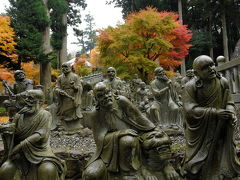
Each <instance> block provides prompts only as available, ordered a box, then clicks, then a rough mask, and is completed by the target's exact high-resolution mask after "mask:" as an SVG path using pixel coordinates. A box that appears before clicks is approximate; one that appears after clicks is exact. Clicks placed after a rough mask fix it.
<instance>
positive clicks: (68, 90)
mask: <svg viewBox="0 0 240 180" xmlns="http://www.w3.org/2000/svg"><path fill="white" fill-rule="evenodd" d="M82 90H83V88H82V84H81V81H80V78H79V77H78V75H77V74H75V73H73V72H72V71H71V65H70V64H68V63H63V64H62V74H61V75H60V76H59V77H58V79H57V85H56V88H55V93H56V95H57V96H58V97H57V100H58V110H57V115H58V116H59V118H60V119H61V122H62V125H63V127H64V128H65V130H66V131H74V130H78V129H80V128H82V125H81V123H80V120H81V119H82V118H83V115H82V111H81V96H82Z"/></svg>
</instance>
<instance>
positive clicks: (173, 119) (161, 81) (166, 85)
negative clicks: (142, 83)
mask: <svg viewBox="0 0 240 180" xmlns="http://www.w3.org/2000/svg"><path fill="white" fill-rule="evenodd" d="M154 72H155V79H154V80H153V81H152V82H151V84H150V85H151V91H152V94H153V96H154V98H155V101H154V102H153V105H152V106H151V107H150V110H149V111H150V112H149V113H150V119H151V120H152V121H153V122H154V123H155V124H156V125H160V126H164V127H167V128H169V127H173V128H178V127H177V125H179V124H180V121H181V115H180V114H181V112H180V111H181V109H180V107H181V106H182V104H181V102H180V100H179V96H178V94H177V93H176V90H175V89H174V87H173V85H172V81H171V80H170V79H168V77H167V75H166V73H165V72H164V69H163V68H161V67H158V68H156V69H155V71H154Z"/></svg>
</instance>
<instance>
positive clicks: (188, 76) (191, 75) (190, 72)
mask: <svg viewBox="0 0 240 180" xmlns="http://www.w3.org/2000/svg"><path fill="white" fill-rule="evenodd" d="M192 78H194V71H193V69H189V70H187V72H186V76H185V77H184V78H182V81H181V84H182V88H184V86H185V84H186V83H187V82H188V81H190V80H191V79H192Z"/></svg>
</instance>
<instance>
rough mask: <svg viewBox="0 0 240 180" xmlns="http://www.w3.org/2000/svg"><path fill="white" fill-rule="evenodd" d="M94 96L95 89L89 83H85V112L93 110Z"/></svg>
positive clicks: (83, 108) (83, 104) (83, 103)
mask: <svg viewBox="0 0 240 180" xmlns="http://www.w3.org/2000/svg"><path fill="white" fill-rule="evenodd" d="M93 103H94V95H93V87H92V85H91V84H90V83H89V82H83V93H82V105H81V108H82V110H83V111H91V110H93Z"/></svg>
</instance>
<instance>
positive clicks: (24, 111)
mask: <svg viewBox="0 0 240 180" xmlns="http://www.w3.org/2000/svg"><path fill="white" fill-rule="evenodd" d="M36 109H37V108H36V106H24V108H22V109H21V110H20V111H19V112H18V113H19V114H34V113H35V112H36Z"/></svg>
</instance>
